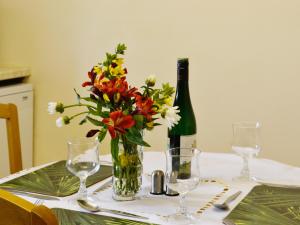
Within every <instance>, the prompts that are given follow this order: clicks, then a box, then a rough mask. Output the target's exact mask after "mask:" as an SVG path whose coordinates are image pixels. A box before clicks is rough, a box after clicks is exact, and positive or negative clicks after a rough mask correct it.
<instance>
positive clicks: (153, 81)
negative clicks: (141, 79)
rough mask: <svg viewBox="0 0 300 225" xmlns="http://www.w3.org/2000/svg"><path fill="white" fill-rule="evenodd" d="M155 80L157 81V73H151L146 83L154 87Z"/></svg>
mask: <svg viewBox="0 0 300 225" xmlns="http://www.w3.org/2000/svg"><path fill="white" fill-rule="evenodd" d="M155 82H156V76H155V75H150V76H149V77H148V78H147V79H146V81H145V83H146V85H147V86H148V87H153V86H154V85H155Z"/></svg>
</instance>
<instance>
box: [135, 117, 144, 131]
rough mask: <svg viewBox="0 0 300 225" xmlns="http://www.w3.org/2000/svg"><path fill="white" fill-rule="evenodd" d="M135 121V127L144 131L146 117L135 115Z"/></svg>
mask: <svg viewBox="0 0 300 225" xmlns="http://www.w3.org/2000/svg"><path fill="white" fill-rule="evenodd" d="M133 119H134V120H135V126H136V128H137V129H139V130H141V129H143V125H144V116H143V115H134V116H133Z"/></svg>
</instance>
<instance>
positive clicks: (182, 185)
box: [168, 177, 199, 194]
mask: <svg viewBox="0 0 300 225" xmlns="http://www.w3.org/2000/svg"><path fill="white" fill-rule="evenodd" d="M198 183H199V178H198V177H191V178H190V179H177V180H176V183H172V182H168V187H170V188H171V189H172V190H174V191H177V192H178V193H181V194H185V193H188V192H189V191H192V190H194V189H195V188H196V187H197V185H198Z"/></svg>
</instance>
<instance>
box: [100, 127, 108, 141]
mask: <svg viewBox="0 0 300 225" xmlns="http://www.w3.org/2000/svg"><path fill="white" fill-rule="evenodd" d="M106 133H107V129H106V128H102V129H101V130H100V131H99V134H98V140H99V142H101V141H103V139H104V138H105V135H106Z"/></svg>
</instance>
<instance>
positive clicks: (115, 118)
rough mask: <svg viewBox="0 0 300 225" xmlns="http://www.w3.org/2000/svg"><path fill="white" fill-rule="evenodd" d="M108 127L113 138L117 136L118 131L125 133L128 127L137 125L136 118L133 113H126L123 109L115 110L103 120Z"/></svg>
mask: <svg viewBox="0 0 300 225" xmlns="http://www.w3.org/2000/svg"><path fill="white" fill-rule="evenodd" d="M102 122H103V123H105V124H106V125H107V127H108V131H109V133H110V136H111V137H112V138H115V137H116V136H117V132H119V133H121V134H124V133H126V130H125V129H127V128H130V127H132V126H134V125H135V120H134V119H133V118H132V116H131V115H124V114H123V112H122V111H114V112H111V113H110V114H109V118H104V119H103V120H102Z"/></svg>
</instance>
